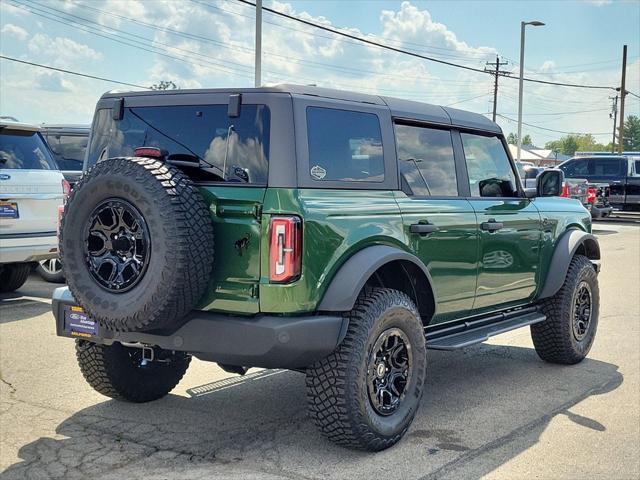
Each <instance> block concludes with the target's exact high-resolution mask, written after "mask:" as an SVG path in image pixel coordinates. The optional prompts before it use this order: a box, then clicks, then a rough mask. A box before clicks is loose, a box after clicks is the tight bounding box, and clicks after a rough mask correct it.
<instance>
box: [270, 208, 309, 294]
mask: <svg viewBox="0 0 640 480" xmlns="http://www.w3.org/2000/svg"><path fill="white" fill-rule="evenodd" d="M269 235H270V240H269V281H270V282H271V283H288V282H292V281H294V280H296V279H297V278H298V277H300V266H301V261H302V222H301V221H300V219H299V218H298V217H272V218H271V225H270V233H269Z"/></svg>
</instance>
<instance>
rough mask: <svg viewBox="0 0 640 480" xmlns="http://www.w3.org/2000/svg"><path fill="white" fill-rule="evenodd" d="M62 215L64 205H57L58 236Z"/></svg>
mask: <svg viewBox="0 0 640 480" xmlns="http://www.w3.org/2000/svg"><path fill="white" fill-rule="evenodd" d="M62 215H64V205H58V236H60V225H61V224H62Z"/></svg>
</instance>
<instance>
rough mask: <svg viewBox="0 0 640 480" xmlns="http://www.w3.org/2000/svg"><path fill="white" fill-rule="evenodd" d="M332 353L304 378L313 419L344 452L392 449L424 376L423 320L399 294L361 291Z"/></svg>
mask: <svg viewBox="0 0 640 480" xmlns="http://www.w3.org/2000/svg"><path fill="white" fill-rule="evenodd" d="M348 320H349V327H348V330H347V334H346V336H345V338H344V340H343V341H342V343H341V344H340V345H339V346H338V348H337V349H336V351H335V352H333V353H332V354H331V355H329V356H328V357H326V358H324V359H323V360H321V361H319V362H317V363H316V364H314V365H312V366H311V367H309V368H308V369H307V371H306V375H307V379H306V383H307V398H308V403H309V410H310V414H311V417H312V418H313V420H314V421H315V423H316V425H317V427H318V428H319V429H320V431H321V432H322V434H323V435H324V436H325V437H327V438H329V439H330V440H331V441H333V442H335V443H337V444H339V445H342V446H346V447H351V448H356V449H361V450H371V451H378V450H384V449H385V448H388V447H390V446H392V445H394V444H395V443H396V442H398V441H399V440H400V439H401V438H402V436H403V435H404V434H405V432H406V431H407V429H408V428H409V425H410V424H411V422H412V421H413V417H414V416H415V414H416V411H417V410H418V407H419V405H420V398H421V397H422V388H423V383H424V377H425V369H426V347H425V337H424V331H423V326H422V321H421V319H420V315H419V313H418V310H417V309H416V306H415V305H414V303H413V302H412V301H411V299H410V298H409V297H408V296H407V295H405V294H404V293H402V292H399V291H397V290H391V289H383V288H373V289H370V290H366V291H364V292H363V293H362V294H361V295H360V297H359V298H358V301H357V303H356V305H355V306H354V308H353V310H351V312H349V314H348Z"/></svg>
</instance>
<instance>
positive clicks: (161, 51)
mask: <svg viewBox="0 0 640 480" xmlns="http://www.w3.org/2000/svg"><path fill="white" fill-rule="evenodd" d="M10 1H11V2H13V3H16V1H15V0H10ZM27 1H29V0H27ZM31 3H35V2H31ZM36 5H39V6H41V7H45V8H47V9H49V10H53V11H56V12H59V13H62V14H63V15H66V16H69V17H74V18H77V19H79V20H81V21H85V22H88V23H92V24H94V25H97V26H99V27H100V28H101V29H103V30H102V32H103V33H99V32H98V31H97V30H96V28H95V27H92V26H91V25H86V24H83V23H80V22H79V21H77V20H72V19H69V18H66V17H63V16H60V15H56V14H55V13H51V12H48V11H46V10H42V9H39V8H37V7H34V6H32V5H28V6H27V5H21V4H18V3H16V5H15V6H16V7H18V8H21V9H23V10H25V11H28V12H30V13H31V14H33V15H37V16H39V17H42V18H46V19H47V20H50V21H54V22H57V23H61V24H63V25H66V26H69V27H73V28H76V29H78V30H80V31H83V32H87V33H90V34H92V35H96V36H99V37H102V38H105V39H107V40H111V41H114V42H117V43H120V44H123V45H127V46H131V47H133V48H136V49H139V50H143V51H147V52H150V53H155V54H157V55H161V56H163V57H167V58H171V59H174V60H178V61H180V62H184V63H187V64H190V65H198V66H203V67H208V68H212V69H215V70H220V71H223V72H227V73H231V74H233V75H237V76H242V77H246V78H248V77H249V73H250V71H251V70H252V67H250V66H248V65H243V64H239V63H236V62H230V63H232V64H234V65H237V66H238V67H240V68H245V69H247V71H246V72H245V71H236V70H235V69H233V67H230V66H227V65H226V64H225V65H224V67H220V66H219V65H220V64H219V63H216V62H212V61H211V60H208V58H209V57H208V56H207V55H204V54H202V53H200V52H194V51H191V50H186V49H183V48H180V47H174V46H172V45H168V44H166V43H162V42H158V41H155V40H151V39H149V38H146V37H143V36H140V35H136V34H133V33H129V32H126V31H124V30H121V29H117V28H114V27H107V26H104V25H102V24H99V23H97V22H94V21H92V20H89V19H86V18H84V17H80V16H78V15H73V14H68V13H66V12H62V11H60V10H57V9H55V8H52V7H47V6H44V5H40V4H37V3H36ZM34 10H36V11H34ZM38 11H39V12H44V13H37V12H38ZM105 13H106V12H105ZM51 16H52V17H54V18H51ZM125 18H126V17H125ZM105 29H107V30H112V31H113V32H117V33H119V34H122V35H128V36H130V37H135V38H138V39H141V40H143V41H145V42H148V43H145V44H141V43H140V42H139V41H138V40H134V39H129V38H126V37H125V38H124V39H123V38H113V37H112V36H108V35H116V33H112V32H108V31H106V30H105ZM203 38H206V37H203ZM129 42H135V43H129ZM154 43H155V44H158V45H164V46H166V47H168V48H170V49H174V50H179V51H182V52H185V53H189V54H191V55H198V56H200V57H205V59H203V60H201V59H195V61H194V59H193V57H192V56H191V55H184V58H183V57H177V56H174V55H171V54H169V53H168V52H169V50H165V49H161V48H159V47H157V46H155V45H154ZM217 43H219V44H221V45H224V46H225V47H227V46H228V44H225V43H223V42H217ZM142 45H144V46H142ZM146 47H148V48H146ZM150 48H151V49H153V50H151V49H150ZM200 62H205V63H206V64H208V65H205V64H203V63H200ZM227 63H229V62H227ZM229 69H231V70H229ZM265 72H267V73H270V74H272V76H273V77H274V78H276V79H278V81H290V80H289V79H287V78H283V77H282V76H281V75H280V74H279V73H278V72H274V71H270V70H265ZM298 78H299V79H301V80H304V81H308V82H310V83H316V82H317V78H305V77H300V76H298ZM335 86H337V87H342V88H347V89H353V88H358V89H360V90H364V91H367V90H368V91H369V92H372V93H375V94H379V93H381V92H384V91H387V92H389V93H395V94H397V93H401V92H404V93H405V94H408V95H410V96H417V97H422V98H425V94H417V93H416V92H413V91H401V90H398V89H383V88H374V89H371V88H366V87H364V88H363V87H355V86H351V85H339V84H335ZM434 95H435V96H437V97H440V96H444V97H450V96H453V95H454V94H453V93H451V94H448V93H445V92H438V94H429V95H428V97H429V99H430V100H433V101H435V99H434V98H433V97H434Z"/></svg>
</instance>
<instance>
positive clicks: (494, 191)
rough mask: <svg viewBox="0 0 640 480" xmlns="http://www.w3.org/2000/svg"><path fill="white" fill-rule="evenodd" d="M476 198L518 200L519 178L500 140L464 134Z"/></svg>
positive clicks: (465, 154) (463, 139)
mask: <svg viewBox="0 0 640 480" xmlns="http://www.w3.org/2000/svg"><path fill="white" fill-rule="evenodd" d="M460 135H461V136H462V146H463V147H464V156H465V159H466V161H467V170H468V172H469V186H470V187H471V195H472V196H474V197H517V196H518V190H517V186H516V185H517V184H516V176H515V174H514V172H513V169H512V168H511V163H510V162H509V157H508V156H507V152H506V151H505V149H504V146H503V145H502V142H501V140H500V138H498V137H485V136H482V135H474V134H471V133H461V134H460Z"/></svg>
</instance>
